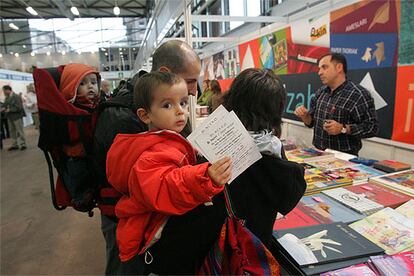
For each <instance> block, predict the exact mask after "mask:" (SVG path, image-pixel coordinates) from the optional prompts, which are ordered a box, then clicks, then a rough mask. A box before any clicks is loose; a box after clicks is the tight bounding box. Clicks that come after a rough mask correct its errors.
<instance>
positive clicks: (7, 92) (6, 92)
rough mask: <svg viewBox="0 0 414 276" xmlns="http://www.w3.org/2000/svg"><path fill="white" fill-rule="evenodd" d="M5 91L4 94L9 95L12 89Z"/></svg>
mask: <svg viewBox="0 0 414 276" xmlns="http://www.w3.org/2000/svg"><path fill="white" fill-rule="evenodd" d="M3 93H4V95H6V96H9V95H10V94H11V90H8V89H3Z"/></svg>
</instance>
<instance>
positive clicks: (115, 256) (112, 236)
mask: <svg viewBox="0 0 414 276" xmlns="http://www.w3.org/2000/svg"><path fill="white" fill-rule="evenodd" d="M117 224H118V223H117V222H115V221H113V220H112V219H111V218H110V217H108V216H105V215H102V214H101V230H102V234H103V236H104V238H105V242H106V267H105V275H122V274H121V260H120V259H119V250H118V245H117V244H116V226H117Z"/></svg>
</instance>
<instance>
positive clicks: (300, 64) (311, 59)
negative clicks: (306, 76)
mask: <svg viewBox="0 0 414 276" xmlns="http://www.w3.org/2000/svg"><path fill="white" fill-rule="evenodd" d="M288 53H289V56H288V73H289V74H299V73H310V72H315V73H316V72H318V70H319V68H318V60H319V58H320V57H321V56H323V55H324V54H327V53H329V48H327V47H319V46H310V45H301V44H294V43H290V42H289V43H288Z"/></svg>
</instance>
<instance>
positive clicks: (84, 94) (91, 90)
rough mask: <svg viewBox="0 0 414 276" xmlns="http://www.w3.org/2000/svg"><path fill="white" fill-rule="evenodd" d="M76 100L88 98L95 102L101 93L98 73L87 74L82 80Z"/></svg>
mask: <svg viewBox="0 0 414 276" xmlns="http://www.w3.org/2000/svg"><path fill="white" fill-rule="evenodd" d="M76 95H77V96H76V100H77V101H78V100H79V101H81V100H82V98H83V99H88V100H89V101H90V102H94V101H95V100H96V98H97V97H98V95H99V90H98V79H97V77H96V74H93V73H92V74H89V75H86V76H85V77H84V78H83V79H82V80H81V82H80V84H79V87H78V90H77V94H76Z"/></svg>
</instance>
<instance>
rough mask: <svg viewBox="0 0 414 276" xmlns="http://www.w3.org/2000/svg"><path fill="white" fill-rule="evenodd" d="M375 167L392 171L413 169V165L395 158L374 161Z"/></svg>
mask: <svg viewBox="0 0 414 276" xmlns="http://www.w3.org/2000/svg"><path fill="white" fill-rule="evenodd" d="M373 166H374V168H376V169H379V170H382V171H384V172H388V173H392V172H399V171H404V170H408V169H411V165H410V164H407V163H403V162H398V161H395V160H382V161H379V162H375V163H374V165H373Z"/></svg>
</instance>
